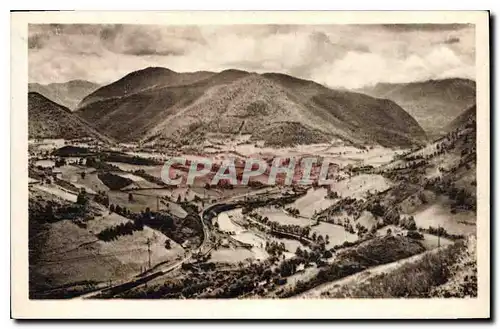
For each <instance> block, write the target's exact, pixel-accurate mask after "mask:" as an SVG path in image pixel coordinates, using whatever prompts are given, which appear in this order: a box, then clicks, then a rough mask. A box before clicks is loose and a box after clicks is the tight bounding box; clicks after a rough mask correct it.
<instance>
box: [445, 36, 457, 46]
mask: <svg viewBox="0 0 500 329" xmlns="http://www.w3.org/2000/svg"><path fill="white" fill-rule="evenodd" d="M459 42H460V38H457V37H450V38H448V39H446V40H444V41H443V43H444V44H446V45H452V44H454V43H459Z"/></svg>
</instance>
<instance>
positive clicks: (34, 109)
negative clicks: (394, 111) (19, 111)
mask: <svg viewBox="0 0 500 329" xmlns="http://www.w3.org/2000/svg"><path fill="white" fill-rule="evenodd" d="M28 125H29V127H28V132H29V138H65V139H72V138H81V137H93V138H96V139H99V140H102V141H106V142H109V141H110V139H109V138H108V137H105V136H103V135H102V134H101V133H99V132H98V131H97V130H95V129H94V128H93V127H91V126H90V125H89V124H88V123H87V122H85V121H84V120H82V119H81V118H79V117H77V116H76V115H74V114H73V113H72V112H71V111H70V110H69V109H68V108H66V107H63V106H61V105H59V104H56V103H54V102H53V101H51V100H49V99H47V98H46V97H44V96H42V95H40V94H39V93H35V92H30V93H28Z"/></svg>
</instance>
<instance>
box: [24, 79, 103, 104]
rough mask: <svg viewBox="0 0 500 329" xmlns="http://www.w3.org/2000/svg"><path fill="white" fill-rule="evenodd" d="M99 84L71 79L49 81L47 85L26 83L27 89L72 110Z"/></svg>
mask: <svg viewBox="0 0 500 329" xmlns="http://www.w3.org/2000/svg"><path fill="white" fill-rule="evenodd" d="M99 86H100V85H98V84H96V83H93V82H90V81H85V80H71V81H68V82H63V83H50V84H48V85H43V84H39V83H30V84H28V91H29V92H37V93H39V94H41V95H43V96H45V97H47V98H48V99H50V100H52V101H54V102H56V103H57V104H60V105H62V106H64V107H67V108H68V109H70V110H72V111H73V110H75V109H76V107H77V106H78V104H79V103H80V102H81V101H82V99H83V98H84V97H85V96H87V95H88V94H90V93H91V92H93V91H94V90H96V89H97V88H99Z"/></svg>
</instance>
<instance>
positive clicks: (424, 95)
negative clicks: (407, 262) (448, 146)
mask: <svg viewBox="0 0 500 329" xmlns="http://www.w3.org/2000/svg"><path fill="white" fill-rule="evenodd" d="M360 91H361V92H364V93H366V94H368V95H371V96H373V97H377V98H387V99H390V100H393V101H394V102H396V103H398V104H399V105H400V106H401V107H402V108H403V109H405V110H406V111H407V112H408V113H410V114H411V115H412V116H413V117H414V118H415V119H416V120H417V122H418V123H419V124H420V125H421V126H422V128H423V129H424V130H425V131H426V132H427V134H428V135H430V136H438V135H440V134H442V133H444V132H445V127H446V125H448V124H449V123H450V122H451V121H452V120H453V119H454V118H456V117H457V116H458V115H460V113H461V112H462V111H463V110H464V109H466V108H469V107H471V106H472V105H474V104H475V103H476V83H475V82H474V81H472V80H468V79H458V78H457V79H444V80H429V81H423V82H412V83H400V84H399V83H395V84H392V83H379V84H377V85H375V86H373V87H366V88H363V89H362V90H360Z"/></svg>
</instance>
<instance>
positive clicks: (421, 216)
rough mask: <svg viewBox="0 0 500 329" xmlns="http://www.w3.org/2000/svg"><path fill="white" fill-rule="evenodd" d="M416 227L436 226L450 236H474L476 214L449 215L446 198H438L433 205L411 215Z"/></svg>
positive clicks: (458, 213)
mask: <svg viewBox="0 0 500 329" xmlns="http://www.w3.org/2000/svg"><path fill="white" fill-rule="evenodd" d="M412 215H413V216H414V218H415V223H416V224H417V227H421V228H428V227H429V226H432V227H434V228H437V227H438V226H440V227H442V228H444V229H445V230H446V231H447V232H448V233H451V234H465V235H468V234H474V233H475V232H476V214H475V213H474V212H472V211H465V212H457V213H455V214H453V213H451V211H450V206H449V203H448V202H447V200H446V198H439V199H438V200H437V201H436V202H435V203H433V204H430V205H425V206H424V207H423V209H422V210H419V211H416V212H415V213H413V214H412Z"/></svg>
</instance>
